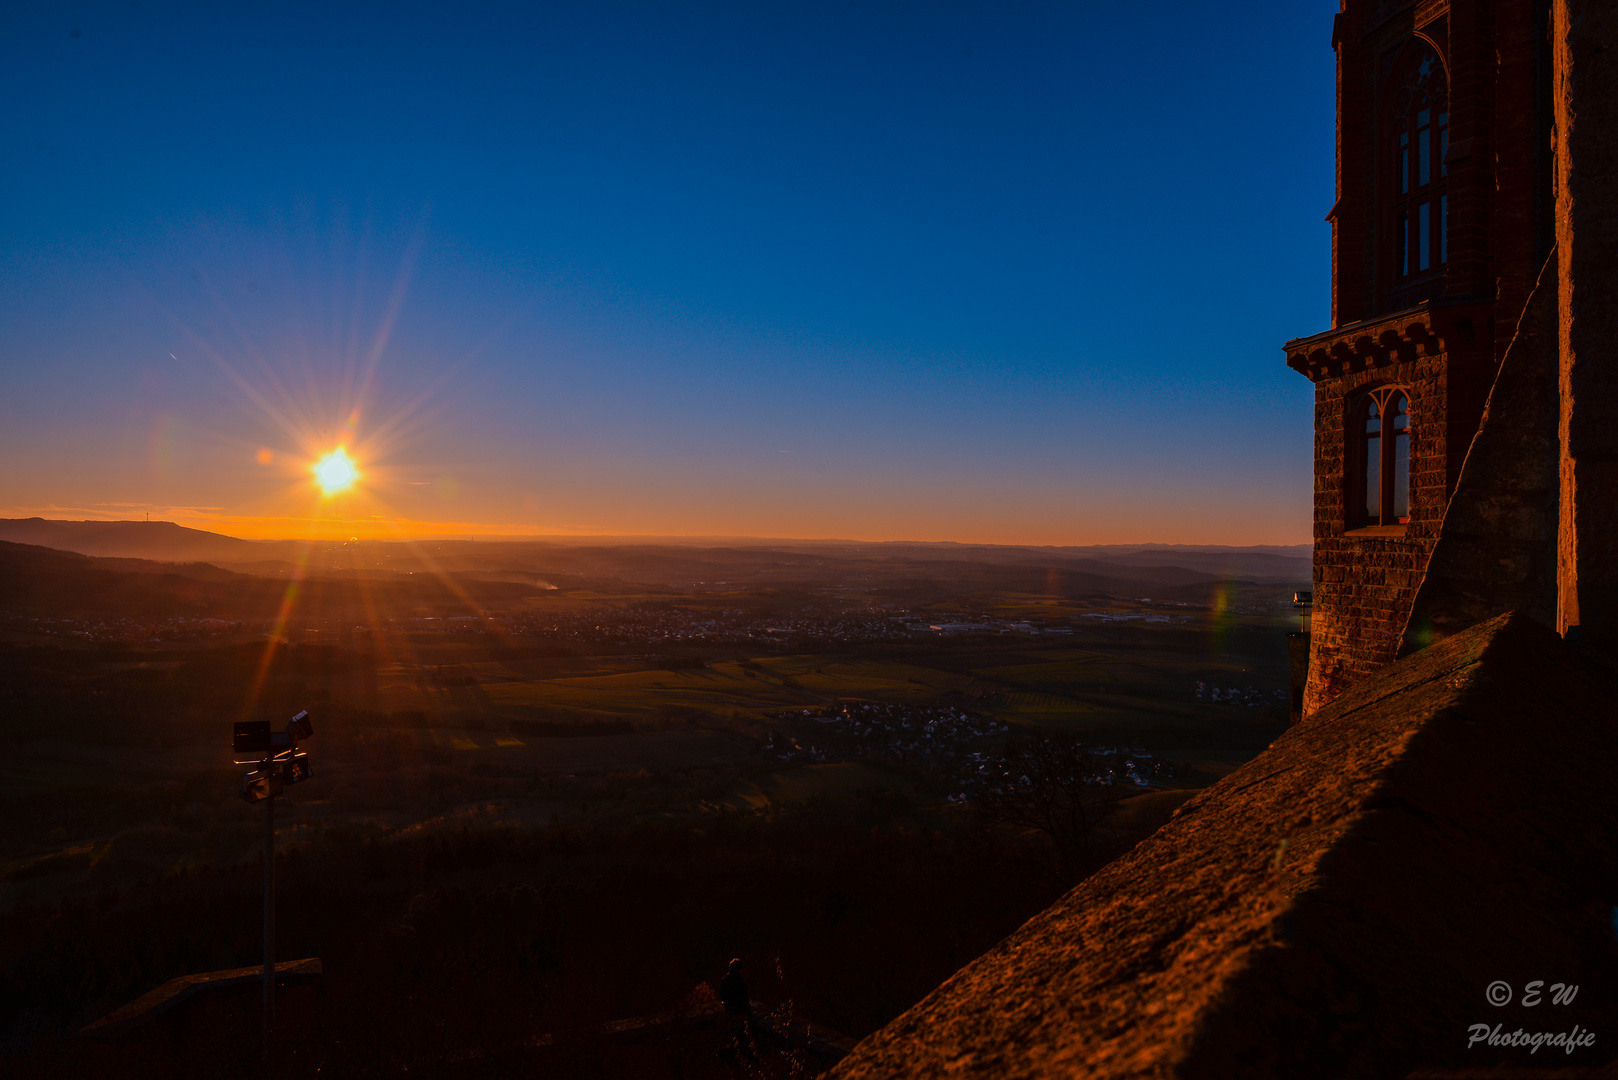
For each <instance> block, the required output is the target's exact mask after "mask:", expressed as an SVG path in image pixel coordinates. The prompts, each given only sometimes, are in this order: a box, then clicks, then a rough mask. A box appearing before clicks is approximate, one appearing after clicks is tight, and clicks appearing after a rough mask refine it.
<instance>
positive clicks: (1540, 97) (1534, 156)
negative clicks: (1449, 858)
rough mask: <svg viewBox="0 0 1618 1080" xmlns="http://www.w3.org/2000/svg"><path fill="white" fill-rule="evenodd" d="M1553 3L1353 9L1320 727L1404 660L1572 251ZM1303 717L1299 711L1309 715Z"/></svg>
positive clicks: (1333, 364)
mask: <svg viewBox="0 0 1618 1080" xmlns="http://www.w3.org/2000/svg"><path fill="white" fill-rule="evenodd" d="M1549 6H1550V5H1549V3H1548V2H1546V0H1495V2H1492V3H1490V2H1483V0H1343V8H1342V12H1341V14H1339V15H1338V16H1337V18H1336V22H1335V25H1334V27H1333V32H1332V47H1333V48H1334V49H1336V51H1337V201H1336V203H1335V204H1334V205H1333V206H1332V208H1331V211H1330V213H1329V214H1328V215H1327V220H1329V221H1330V222H1331V223H1332V304H1331V322H1332V328H1331V329H1330V330H1327V331H1325V332H1323V333H1318V334H1314V335H1312V336H1310V337H1304V338H1298V339H1295V340H1292V341H1289V342H1287V343H1286V346H1285V349H1286V354H1287V364H1288V366H1289V367H1291V368H1293V369H1295V370H1296V371H1298V372H1300V373H1301V374H1303V375H1305V376H1307V377H1308V378H1309V379H1310V381H1312V382H1313V383H1314V384H1315V503H1314V511H1315V528H1314V545H1315V565H1314V616H1313V620H1312V622H1313V626H1312V632H1311V635H1310V638H1309V641H1308V650H1309V663H1308V676H1307V684H1306V685H1305V686H1303V687H1295V688H1294V694H1293V701H1294V711H1295V714H1301V715H1308V714H1310V713H1312V712H1314V711H1315V710H1316V709H1318V708H1320V707H1321V706H1323V705H1325V704H1326V703H1328V702H1330V701H1331V700H1332V699H1333V698H1334V697H1336V696H1337V695H1338V694H1339V693H1340V692H1341V691H1342V690H1343V689H1344V688H1345V687H1347V686H1348V685H1349V684H1351V683H1352V682H1354V681H1355V680H1357V679H1359V678H1361V677H1363V676H1364V675H1366V674H1368V673H1369V672H1371V671H1373V670H1375V669H1377V668H1379V667H1381V666H1382V665H1384V664H1386V663H1389V662H1390V661H1392V660H1393V659H1394V658H1395V656H1396V654H1397V653H1398V651H1399V647H1400V642H1401V635H1402V633H1403V631H1404V629H1405V624H1406V620H1407V618H1408V617H1409V615H1410V611H1411V605H1412V602H1413V600H1414V598H1415V595H1416V590H1417V588H1418V586H1419V585H1420V584H1421V580H1422V575H1423V573H1424V572H1425V570H1426V567H1427V561H1428V556H1429V555H1430V554H1431V552H1432V550H1433V546H1434V544H1435V543H1436V542H1437V540H1438V537H1439V534H1440V529H1441V527H1442V524H1443V521H1444V514H1445V510H1446V509H1447V507H1448V505H1449V500H1450V497H1451V495H1452V494H1453V493H1454V491H1455V485H1456V480H1457V478H1458V476H1459V474H1460V470H1461V465H1462V463H1463V461H1464V460H1465V458H1466V454H1467V449H1468V447H1469V446H1470V445H1471V442H1472V438H1473V436H1474V435H1475V434H1476V433H1477V430H1478V425H1479V421H1480V419H1481V417H1482V415H1483V409H1484V404H1485V402H1486V400H1487V399H1488V395H1489V390H1490V387H1491V385H1492V384H1493V382H1494V379H1495V375H1496V372H1497V371H1498V370H1499V367H1500V360H1501V355H1502V353H1503V352H1504V350H1505V347H1506V346H1507V345H1508V344H1509V343H1510V341H1511V340H1512V336H1513V332H1514V330H1515V328H1516V325H1517V321H1518V319H1519V316H1520V315H1521V314H1522V311H1523V308H1524V305H1525V303H1526V300H1527V298H1528V296H1529V293H1530V292H1531V291H1532V289H1533V287H1534V283H1535V281H1536V278H1537V276H1538V273H1539V271H1540V268H1541V266H1542V265H1544V263H1545V260H1546V257H1547V255H1548V254H1549V252H1550V251H1551V250H1552V248H1553V246H1554V242H1555V220H1554V207H1555V201H1554V200H1555V191H1554V185H1553V182H1552V178H1553V173H1554V168H1553V166H1554V158H1553V146H1552V137H1551V132H1552V128H1553V112H1554V110H1553V108H1552V99H1551V89H1552V88H1551V71H1552V68H1551V53H1550V39H1549V30H1550V11H1549ZM1295 718H1296V716H1295Z"/></svg>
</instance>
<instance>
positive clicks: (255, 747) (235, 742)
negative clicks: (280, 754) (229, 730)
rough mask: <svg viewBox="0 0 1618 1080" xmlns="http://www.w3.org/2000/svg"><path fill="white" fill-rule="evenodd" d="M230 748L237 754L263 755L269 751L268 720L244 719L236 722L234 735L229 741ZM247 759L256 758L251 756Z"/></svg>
mask: <svg viewBox="0 0 1618 1080" xmlns="http://www.w3.org/2000/svg"><path fill="white" fill-rule="evenodd" d="M230 748H231V749H232V750H234V751H236V753H237V754H238V755H241V754H257V755H258V756H259V757H263V756H264V755H265V754H267V753H269V752H270V722H269V721H268V720H244V721H238V722H237V724H236V731H235V735H234V736H233V737H232V739H231V742H230ZM249 760H255V761H256V760H257V758H252V759H249Z"/></svg>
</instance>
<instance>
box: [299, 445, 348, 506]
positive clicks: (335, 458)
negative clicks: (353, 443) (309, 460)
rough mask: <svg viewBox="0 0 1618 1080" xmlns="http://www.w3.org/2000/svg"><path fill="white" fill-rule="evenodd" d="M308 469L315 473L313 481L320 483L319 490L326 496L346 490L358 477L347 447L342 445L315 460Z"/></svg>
mask: <svg viewBox="0 0 1618 1080" xmlns="http://www.w3.org/2000/svg"><path fill="white" fill-rule="evenodd" d="M310 471H311V472H313V473H314V474H315V483H317V484H319V485H320V490H321V492H322V493H323V494H325V495H328V496H331V495H337V494H339V493H341V492H344V491H347V490H348V489H349V488H351V487H353V486H354V482H355V481H356V480H358V479H359V478H360V471H359V469H357V468H355V467H354V462H353V459H351V458H350V457H349V456H348V449H347V447H342V446H339V447H338V448H337V449H335V450H333V451H332V452H331V453H329V454H327V455H326V456H325V457H323V458H321V459H320V460H319V461H317V462H315V463H314V465H312V466H311V467H310Z"/></svg>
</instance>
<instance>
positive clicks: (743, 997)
mask: <svg viewBox="0 0 1618 1080" xmlns="http://www.w3.org/2000/svg"><path fill="white" fill-rule="evenodd" d="M719 1000H720V1001H722V1002H724V1004H725V1019H726V1020H728V1021H729V1022H730V1030H731V1033H732V1034H733V1035H735V1036H736V1040H737V1042H738V1043H739V1044H740V1045H741V1048H742V1051H743V1053H745V1054H747V1056H748V1057H752V1056H753V1051H752V1046H751V1045H750V1044H751V1043H752V1041H753V999H752V997H751V996H749V994H748V992H747V981H746V980H745V979H743V978H742V961H741V958H740V957H737V958H736V959H734V960H732V961H731V962H730V970H729V971H727V972H725V977H724V978H723V979H720V980H719Z"/></svg>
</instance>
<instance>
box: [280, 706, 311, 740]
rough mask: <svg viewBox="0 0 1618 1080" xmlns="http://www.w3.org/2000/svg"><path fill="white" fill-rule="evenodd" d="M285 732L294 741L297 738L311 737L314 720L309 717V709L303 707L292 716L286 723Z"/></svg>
mask: <svg viewBox="0 0 1618 1080" xmlns="http://www.w3.org/2000/svg"><path fill="white" fill-rule="evenodd" d="M287 732H288V734H290V735H291V736H292V740H293V741H294V742H296V741H298V740H299V739H308V738H312V737H313V736H314V734H315V722H314V721H313V720H311V719H309V710H308V709H305V710H303V711H302V712H301V713H299V714H298V715H297V716H294V717H293V718H292V719H291V721H290V722H288V724H287Z"/></svg>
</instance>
